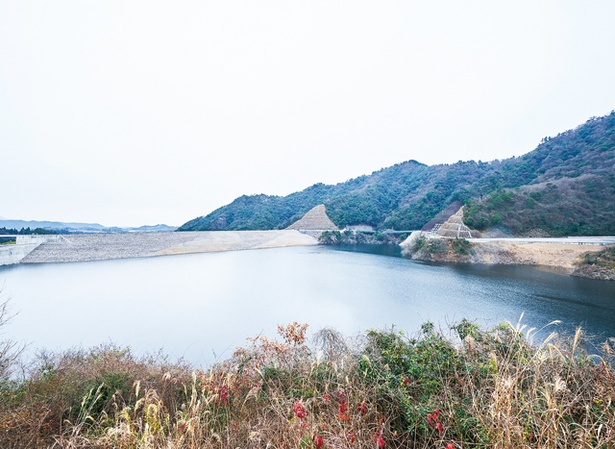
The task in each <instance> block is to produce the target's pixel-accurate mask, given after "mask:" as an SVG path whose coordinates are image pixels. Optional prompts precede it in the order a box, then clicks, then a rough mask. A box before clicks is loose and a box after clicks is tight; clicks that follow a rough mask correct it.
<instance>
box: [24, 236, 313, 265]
mask: <svg viewBox="0 0 615 449" xmlns="http://www.w3.org/2000/svg"><path fill="white" fill-rule="evenodd" d="M317 243H318V241H317V240H316V239H315V238H313V237H310V236H308V235H305V234H302V233H300V232H298V231H204V232H158V233H154V232H152V233H127V234H70V235H64V236H62V238H61V239H60V240H59V241H56V242H48V243H42V244H40V245H39V246H38V247H37V248H36V249H34V250H33V251H32V252H31V253H30V254H28V255H27V256H26V257H24V258H23V260H22V261H21V263H51V262H86V261H94V260H111V259H128V258H135V257H153V256H166V255H174V254H191V253H206V252H216V251H234V250H245V249H261V248H279V247H285V246H306V245H316V244H317Z"/></svg>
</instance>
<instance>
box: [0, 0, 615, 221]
mask: <svg viewBox="0 0 615 449" xmlns="http://www.w3.org/2000/svg"><path fill="white" fill-rule="evenodd" d="M614 20H615V2H614V1H612V0H604V1H598V0H596V1H581V0H579V1H571V0H557V1H540V0H532V1H507V2H504V1H493V0H486V1H458V0H450V1H434V0H424V1H413V0H404V1H382V0H381V1H370V2H366V1H357V0H352V1H333V0H326V1H314V0H309V1H301V2H299V1H292V0H280V1H253V0H247V1H233V0H220V1H216V2H212V1H204V0H199V1H194V2H188V1H173V2H170V1H166V2H159V1H152V0H147V1H129V2H127V1H114V0H104V1H87V0H74V1H66V0H58V1H47V0H41V1H30V0H19V1H16V0H0V151H1V153H0V154H1V157H2V158H1V166H2V172H1V174H0V192H1V193H0V198H1V201H0V215H1V216H3V217H6V218H21V219H40V220H43V219H44V220H58V221H84V222H99V223H101V224H104V225H107V226H111V225H120V226H128V225H134V226H137V225H142V224H155V223H167V224H175V225H179V224H182V223H184V222H185V221H187V220H189V219H192V218H194V217H196V216H199V215H205V214H207V213H209V212H211V211H212V210H214V209H216V208H217V207H220V206H222V205H224V204H227V203H229V202H230V201H232V200H233V199H234V198H236V197H238V196H240V195H242V194H254V193H267V194H274V195H286V194H289V193H291V192H294V191H298V190H302V189H303V188H305V187H308V186H310V185H312V184H314V183H316V182H324V183H337V182H342V181H345V180H347V179H349V178H352V177H356V176H359V175H362V174H368V173H371V172H372V171H374V170H378V169H380V168H382V167H387V166H390V165H393V164H395V163H398V162H402V161H406V160H409V159H416V160H418V161H420V162H423V163H427V164H436V163H453V162H456V161H458V160H468V159H474V160H479V159H481V160H483V161H488V160H493V159H502V158H507V157H510V156H513V155H521V154H523V153H527V152H529V151H531V150H532V149H534V148H535V147H536V145H537V144H538V142H539V141H540V139H541V138H542V137H545V136H550V135H555V134H557V133H559V132H562V131H565V130H566V129H569V128H573V127H575V126H577V125H579V124H581V123H582V122H584V121H585V120H587V119H588V118H589V117H591V116H599V115H604V114H608V113H609V112H610V111H611V110H613V109H615V26H614Z"/></svg>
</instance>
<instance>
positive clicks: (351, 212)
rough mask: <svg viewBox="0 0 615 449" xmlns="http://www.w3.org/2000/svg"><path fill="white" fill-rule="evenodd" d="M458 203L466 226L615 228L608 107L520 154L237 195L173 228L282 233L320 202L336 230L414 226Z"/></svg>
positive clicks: (581, 231)
mask: <svg viewBox="0 0 615 449" xmlns="http://www.w3.org/2000/svg"><path fill="white" fill-rule="evenodd" d="M455 201H458V202H460V203H462V204H466V205H467V206H468V207H467V208H466V211H467V218H466V221H467V223H468V225H469V226H470V227H473V228H476V229H479V230H486V229H489V228H493V227H497V228H500V229H502V230H504V231H506V232H510V233H514V234H523V233H527V232H529V231H534V230H536V229H541V230H542V231H543V232H545V233H548V234H550V235H596V234H612V233H613V232H615V212H613V211H615V111H614V112H612V113H611V114H609V115H607V116H605V117H598V118H592V119H590V120H588V121H587V122H586V123H584V124H583V125H581V126H579V127H577V128H575V129H573V130H569V131H566V132H564V133H561V134H559V135H557V136H556V137H552V138H545V139H543V141H542V142H541V143H540V145H538V147H537V148H536V149H535V150H534V151H532V152H530V153H528V154H526V155H524V156H521V157H516V158H511V159H506V160H503V161H493V162H474V161H468V162H461V161H460V162H457V163H456V164H442V165H433V166H427V165H424V164H421V163H419V162H416V161H407V162H403V163H400V164H396V165H394V166H392V167H388V168H384V169H382V170H379V171H376V172H374V173H372V174H371V175H365V176H360V177H358V178H354V179H351V180H349V181H346V182H343V183H340V184H336V185H324V184H315V185H313V186H311V187H309V188H307V189H305V190H303V191H301V192H296V193H293V194H291V195H288V196H284V197H281V196H268V195H253V196H242V197H240V198H237V199H236V200H235V201H233V202H232V203H231V204H228V205H226V206H223V207H221V208H219V209H217V210H215V211H213V212H212V213H210V214H209V215H207V216H204V217H199V218H195V219H194V220H191V221H189V222H187V223H186V224H184V225H183V226H181V227H180V229H179V230H181V231H189V230H249V229H282V228H285V227H287V226H288V225H290V224H291V223H292V222H293V221H295V220H297V219H299V218H300V217H301V216H302V215H303V214H305V213H306V212H307V211H308V210H310V209H311V208H312V207H314V206H316V205H318V204H325V206H326V208H327V213H328V215H329V216H330V218H331V219H332V220H333V222H335V224H336V225H338V226H339V227H341V228H343V227H345V226H348V225H353V224H368V225H371V226H374V227H375V228H378V229H396V230H409V229H420V228H421V227H422V226H424V225H425V224H426V223H427V222H429V221H430V220H431V219H432V218H433V217H434V216H436V215H437V214H438V213H439V212H440V211H442V210H443V209H444V208H446V207H447V206H449V205H450V204H451V203H453V202H455Z"/></svg>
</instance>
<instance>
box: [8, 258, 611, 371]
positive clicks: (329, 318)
mask: <svg viewBox="0 0 615 449" xmlns="http://www.w3.org/2000/svg"><path fill="white" fill-rule="evenodd" d="M0 289H1V290H2V297H3V298H5V299H10V307H11V309H12V312H13V313H17V315H16V316H15V317H14V318H13V320H12V321H11V322H10V324H9V325H8V326H6V327H5V328H4V329H2V331H3V335H2V336H1V337H2V338H11V339H13V340H16V341H19V342H23V343H29V350H28V351H29V352H30V353H33V352H34V351H36V350H37V349H38V348H45V349H50V350H63V349H69V348H73V347H84V348H87V347H90V346H93V345H98V344H101V343H106V342H113V343H115V344H118V345H122V346H124V345H127V346H130V347H131V348H132V349H133V351H134V352H136V353H138V354H142V353H147V352H157V351H158V350H162V351H163V352H164V353H166V354H168V355H169V356H171V357H172V358H178V357H184V358H185V359H187V360H188V361H190V362H192V363H193V364H195V365H197V366H203V365H206V364H208V363H211V362H212V361H214V360H216V358H226V357H228V356H229V355H230V354H231V353H232V351H233V349H234V348H235V347H237V346H238V345H242V344H243V343H245V339H246V337H251V336H255V335H257V334H259V333H264V334H266V335H271V336H273V335H275V330H276V327H277V325H278V324H283V323H289V322H291V321H299V322H302V323H309V324H310V329H311V330H312V331H315V330H317V329H320V328H322V327H324V326H332V327H335V328H336V329H338V330H340V331H341V332H343V333H344V334H346V335H348V336H352V335H355V334H357V333H358V332H360V331H363V330H366V329H369V328H384V327H390V326H391V325H395V326H396V327H397V328H399V329H404V330H406V331H408V332H410V333H412V332H415V331H417V330H418V328H419V327H420V325H421V323H423V322H425V321H427V320H431V321H434V322H436V323H439V324H440V325H441V327H443V328H446V327H447V324H448V323H452V322H455V321H459V320H460V319H462V318H464V317H465V318H469V319H472V320H476V322H477V323H478V324H480V325H484V326H488V325H494V324H497V323H500V322H503V321H510V322H513V323H516V322H517V321H518V319H519V317H520V315H521V313H524V314H525V315H524V318H523V323H524V324H527V325H528V326H535V327H542V326H544V325H545V324H547V323H549V322H550V321H553V320H561V321H562V322H563V324H562V325H559V326H558V327H556V328H552V329H553V330H558V331H560V332H572V331H573V330H574V328H575V327H576V326H578V325H583V326H584V328H585V329H586V330H587V331H588V332H590V333H592V334H599V335H601V336H602V337H608V336H615V282H604V281H591V280H585V279H579V278H573V277H568V276H562V275H558V274H554V273H551V272H547V271H541V270H539V269H535V268H531V267H510V266H508V267H507V266H491V267H487V266H472V265H442V264H440V265H434V264H426V263H421V262H415V261H411V260H408V259H404V258H401V257H392V256H385V255H379V254H373V253H372V254H370V253H363V252H357V251H340V250H339V249H333V248H329V247H320V246H318V247H295V248H279V249H268V250H257V251H237V252H224V253H210V254H195V255H187V256H173V257H158V258H148V259H132V260H119V261H105V262H88V263H71V264H45V265H23V266H14V267H7V268H3V269H1V270H0Z"/></svg>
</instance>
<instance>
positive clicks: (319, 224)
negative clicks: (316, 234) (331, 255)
mask: <svg viewBox="0 0 615 449" xmlns="http://www.w3.org/2000/svg"><path fill="white" fill-rule="evenodd" d="M286 229H295V230H297V231H301V230H305V231H324V230H329V231H334V230H337V229H339V228H338V227H337V226H335V223H333V222H332V221H331V219H330V218H329V216H328V215H327V210H326V208H325V205H324V204H319V205H318V206H316V207H314V208H312V209H310V210H309V211H308V213H306V214H305V215H304V216H303V218H301V219H299V220H297V221H295V222H294V223H293V224H291V225H290V226H289V227H288V228H286Z"/></svg>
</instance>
